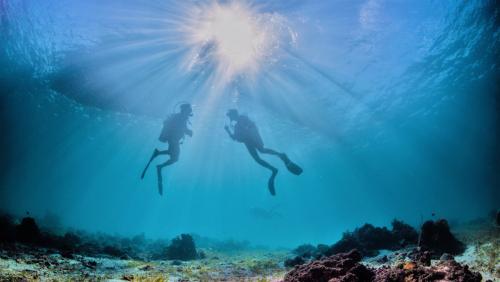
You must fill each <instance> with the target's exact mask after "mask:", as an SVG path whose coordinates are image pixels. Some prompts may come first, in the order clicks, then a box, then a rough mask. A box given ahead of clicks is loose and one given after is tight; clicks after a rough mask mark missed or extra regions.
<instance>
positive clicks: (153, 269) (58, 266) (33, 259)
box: [0, 223, 500, 281]
mask: <svg viewBox="0 0 500 282" xmlns="http://www.w3.org/2000/svg"><path fill="white" fill-rule="evenodd" d="M499 230H500V228H499V227H498V226H494V225H485V224H484V223H470V224H467V225H461V226H460V227H457V228H456V231H455V232H454V233H455V235H456V236H457V238H459V239H460V240H461V241H462V242H464V243H465V244H466V250H465V252H464V253H463V254H461V255H458V256H455V258H454V259H455V261H456V262H458V263H460V264H461V265H468V267H469V270H470V271H473V272H479V273H480V274H481V276H482V281H500V259H499V253H500V236H499V234H500V231H499ZM0 247H1V248H0V249H1V250H0V281H283V279H284V278H285V275H286V273H287V272H289V271H291V270H292V269H294V268H293V267H285V266H284V261H285V260H286V259H287V258H291V257H293V256H294V254H293V253H292V250H270V249H262V250H259V249H251V248H249V249H247V250H238V251H217V250H213V249H210V248H199V249H198V251H202V252H203V253H204V258H202V259H196V260H189V261H180V260H137V259H119V258H113V257H111V256H84V255H78V254H71V255H69V256H65V255H64V254H63V253H60V252H58V251H56V250H53V249H48V248H37V247H32V246H29V245H25V244H19V243H12V244H3V245H0ZM404 252H405V250H403V249H402V250H396V251H394V250H393V251H386V250H382V251H381V252H380V253H379V255H377V256H375V257H370V258H364V259H363V260H362V262H361V263H362V264H363V265H365V266H366V267H369V268H371V269H378V268H381V267H391V268H397V267H400V268H403V269H406V268H407V267H408V265H410V266H411V263H408V262H407V261H405V260H406V259H405V258H404V256H402V255H401V254H403V253H404ZM441 260H442V259H437V260H436V259H433V260H432V261H431V266H428V267H429V268H430V267H433V266H434V267H435V266H436V265H439V264H440V263H441ZM398 265H399V266H398ZM415 281H416V280H415ZM431 281H434V280H431ZM445 281H448V280H445Z"/></svg>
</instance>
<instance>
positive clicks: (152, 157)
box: [141, 148, 168, 179]
mask: <svg viewBox="0 0 500 282" xmlns="http://www.w3.org/2000/svg"><path fill="white" fill-rule="evenodd" d="M166 154H168V150H163V151H160V150H158V149H156V148H155V149H154V151H153V154H152V155H151V158H150V159H149V162H148V163H147V164H146V167H145V168H144V170H143V171H142V174H141V179H144V176H145V175H146V171H147V170H148V168H149V165H150V164H151V162H152V161H153V160H154V159H155V158H156V157H158V156H159V155H166Z"/></svg>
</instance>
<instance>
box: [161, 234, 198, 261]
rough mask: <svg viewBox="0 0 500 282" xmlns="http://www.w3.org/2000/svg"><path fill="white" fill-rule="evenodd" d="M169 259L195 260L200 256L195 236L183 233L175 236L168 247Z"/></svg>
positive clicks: (167, 255) (167, 254)
mask: <svg viewBox="0 0 500 282" xmlns="http://www.w3.org/2000/svg"><path fill="white" fill-rule="evenodd" d="M166 257H167V259H177V260H193V259H196V258H197V257H198V253H197V252H196V246H195V244H194V240H193V237H191V235H189V234H181V235H180V236H179V237H177V238H174V239H173V240H172V243H171V244H170V246H168V247H167V249H166Z"/></svg>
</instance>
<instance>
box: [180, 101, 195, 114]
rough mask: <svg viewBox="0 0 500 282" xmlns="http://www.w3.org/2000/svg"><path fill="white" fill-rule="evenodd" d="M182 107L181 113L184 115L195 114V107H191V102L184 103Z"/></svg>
mask: <svg viewBox="0 0 500 282" xmlns="http://www.w3.org/2000/svg"><path fill="white" fill-rule="evenodd" d="M180 109H181V115H184V116H189V117H191V116H193V108H192V107H191V104H189V103H184V104H182V105H181V106H180Z"/></svg>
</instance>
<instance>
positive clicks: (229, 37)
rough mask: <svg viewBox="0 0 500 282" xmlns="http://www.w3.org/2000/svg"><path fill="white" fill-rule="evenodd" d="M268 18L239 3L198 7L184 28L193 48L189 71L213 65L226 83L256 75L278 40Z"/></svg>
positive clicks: (270, 19) (271, 19)
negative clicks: (244, 76)
mask: <svg viewBox="0 0 500 282" xmlns="http://www.w3.org/2000/svg"><path fill="white" fill-rule="evenodd" d="M272 17H273V15H270V14H264V13H258V12H257V11H256V10H255V9H253V8H252V7H250V6H249V5H248V4H246V3H245V2H240V1H237V2H230V3H225V4H219V3H213V4H211V5H210V6H208V7H203V8H198V9H197V11H196V12H195V13H193V17H192V19H191V21H190V23H189V24H188V28H187V29H186V33H187V36H188V43H189V44H190V45H191V47H193V52H192V54H191V57H190V59H189V63H188V67H189V69H192V68H193V67H195V66H196V65H200V64H204V63H208V64H212V63H214V64H215V67H216V69H217V71H218V75H219V76H221V77H222V79H224V80H226V81H227V80H230V79H231V78H233V77H234V76H236V75H239V74H243V73H245V74H251V73H255V72H257V71H258V69H259V67H260V66H261V63H262V61H263V59H264V58H265V57H267V56H270V55H271V51H272V47H273V46H274V45H276V41H277V40H278V36H277V35H276V30H275V28H274V26H273V22H276V19H273V18H272Z"/></svg>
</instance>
